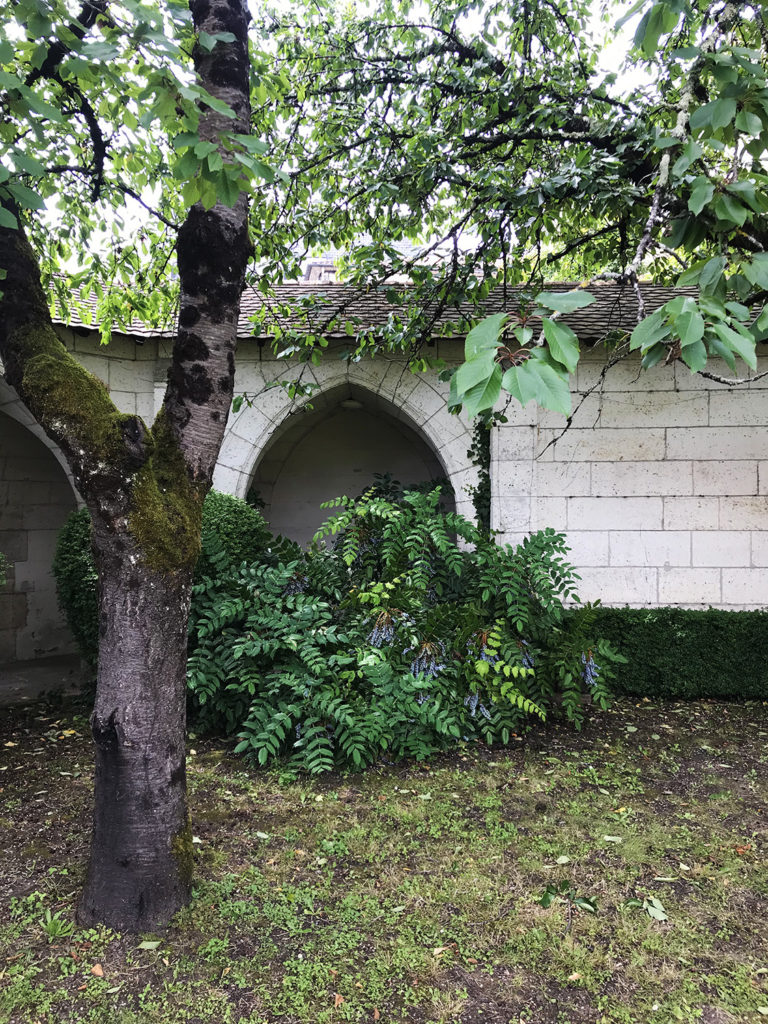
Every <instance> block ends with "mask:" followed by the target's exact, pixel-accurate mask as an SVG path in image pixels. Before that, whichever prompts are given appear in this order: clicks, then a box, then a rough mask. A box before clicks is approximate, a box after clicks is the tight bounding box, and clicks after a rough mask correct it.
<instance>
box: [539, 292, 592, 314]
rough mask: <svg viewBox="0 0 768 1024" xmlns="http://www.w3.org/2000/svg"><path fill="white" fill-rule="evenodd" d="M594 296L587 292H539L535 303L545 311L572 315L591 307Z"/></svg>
mask: <svg viewBox="0 0 768 1024" xmlns="http://www.w3.org/2000/svg"><path fill="white" fill-rule="evenodd" d="M594 301H595V296H594V295H591V294H590V293H589V292H583V291H572V292H539V294H538V295H537V296H536V302H537V303H538V304H539V305H540V306H544V307H545V308H546V309H551V310H554V311H555V312H556V313H573V312H574V310H577V309H583V308H584V307H585V306H591V305H592V303H593V302H594Z"/></svg>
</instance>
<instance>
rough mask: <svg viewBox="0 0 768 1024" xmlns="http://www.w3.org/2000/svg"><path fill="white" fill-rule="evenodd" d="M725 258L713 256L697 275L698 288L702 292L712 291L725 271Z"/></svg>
mask: <svg viewBox="0 0 768 1024" xmlns="http://www.w3.org/2000/svg"><path fill="white" fill-rule="evenodd" d="M725 264H726V260H725V256H713V257H712V259H711V260H707V262H706V263H705V264H704V266H703V268H702V270H701V273H700V274H699V288H701V290H702V291H713V290H714V288H715V286H716V285H717V283H718V282H719V280H720V278H721V277H722V276H723V271H724V270H725Z"/></svg>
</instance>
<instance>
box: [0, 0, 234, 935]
mask: <svg viewBox="0 0 768 1024" xmlns="http://www.w3.org/2000/svg"><path fill="white" fill-rule="evenodd" d="M190 7H191V10H192V14H193V18H194V21H195V27H196V29H197V31H198V32H203V31H204V32H207V33H208V34H209V35H211V36H213V35H215V34H216V33H232V35H233V36H234V41H232V42H219V43H217V44H216V46H215V47H214V48H213V50H211V51H210V52H207V51H205V50H203V49H201V48H200V47H195V51H194V54H193V57H194V62H195V67H196V71H197V74H198V77H199V80H200V82H201V84H202V85H203V86H204V88H205V89H207V91H208V92H209V93H210V94H212V95H213V96H215V97H217V98H218V99H221V100H223V101H224V102H225V103H227V104H228V105H229V106H230V108H232V110H234V112H235V118H234V120H233V119H229V118H224V117H222V116H221V115H217V114H215V113H214V112H213V111H212V110H210V108H204V109H203V113H202V115H201V120H200V136H201V138H204V139H207V140H212V141H217V140H219V139H220V135H221V132H222V130H226V131H234V132H240V133H243V134H245V133H247V132H248V131H249V128H250V106H249V82H248V50H247V35H246V30H247V21H248V13H247V5H246V0H214V2H213V3H211V2H210V0H192V2H191V3H190ZM225 38H229V37H225ZM221 152H222V156H223V157H224V158H225V159H226V158H227V154H226V151H225V149H224V147H223V146H222V147H221ZM0 201H2V200H0ZM2 202H3V204H4V206H5V208H6V209H8V210H10V212H12V213H14V214H16V213H18V211H16V210H15V209H13V207H12V206H11V204H10V202H8V201H2ZM247 215H248V203H247V197H246V196H245V195H244V194H242V193H241V194H240V196H239V198H238V200H237V202H236V203H235V205H234V206H233V207H227V206H223V205H221V204H218V203H217V204H216V205H215V206H214V207H213V208H212V209H210V210H207V211H206V210H204V209H203V208H202V207H200V206H195V207H193V208H192V209H191V210H190V211H189V214H188V216H187V219H186V221H185V223H184V225H183V226H182V228H181V230H180V232H179V237H178V243H177V257H178V266H179V277H180V284H181V305H180V309H181V313H180V323H179V332H178V337H177V340H176V344H175V346H174V352H173V358H172V365H171V369H170V372H169V383H168V388H167V391H166V395H165V400H164V404H163V409H162V410H161V412H160V415H159V416H158V418H157V420H156V422H155V424H154V425H153V426H152V428H151V429H150V428H148V427H147V426H146V425H145V424H144V423H143V421H142V420H141V419H140V418H139V417H137V416H131V415H123V414H121V413H120V412H119V411H118V410H117V409H116V408H115V406H114V404H113V403H112V401H111V399H110V397H109V394H108V392H107V389H106V388H105V387H104V385H103V384H101V382H100V381H98V380H97V379H96V378H95V377H93V376H92V375H91V374H89V373H88V372H87V371H86V370H84V369H83V368H82V367H81V366H80V365H79V363H77V362H76V360H75V359H74V358H73V357H72V356H71V355H70V354H69V353H68V351H67V350H66V348H65V347H64V345H62V343H61V342H60V341H59V339H58V337H57V336H56V333H55V331H54V328H53V324H52V322H51V318H50V314H49V311H48V307H47V303H46V299H45V295H44V292H43V290H42V287H41V284H40V274H39V267H38V264H37V261H36V258H35V255H34V253H33V251H32V249H31V247H30V245H29V244H28V242H27V240H26V237H25V234H24V231H23V226H19V228H18V229H11V228H8V227H4V226H3V227H0V269H2V270H5V272H6V278H5V280H3V281H1V282H0V288H2V292H3V294H2V298H0V357H1V358H2V360H3V364H4V370H5V375H6V378H7V380H8V382H9V383H10V384H11V385H12V386H13V387H15V388H16V390H17V391H18V393H19V395H20V396H21V398H22V400H23V401H24V402H25V403H26V405H27V406H28V408H29V409H30V411H31V412H32V413H33V415H34V416H35V417H36V418H37V419H38V421H39V422H40V423H41V425H42V426H43V427H44V429H45V430H46V431H47V433H48V435H49V436H50V437H51V439H52V440H54V441H55V442H56V443H57V444H58V445H59V447H60V448H61V450H62V451H63V453H64V455H65V456H66V458H67V459H68V461H69V464H70V466H71V468H72V472H73V475H74V478H75V481H76V483H77V486H78V488H79V490H80V493H81V494H82V496H83V498H84V499H85V501H86V503H87V505H88V508H89V510H90V512H91V518H92V521H93V540H94V552H95V556H96V565H97V568H98V571H99V595H100V597H99V600H100V653H99V665H98V674H97V690H96V701H95V707H94V712H93V715H92V719H91V725H92V731H93V738H94V743H95V751H96V782H95V810H94V829H93V837H92V842H91V854H90V861H89V867H88V873H87V879H86V884H85V889H84V892H83V896H82V899H81V902H80V908H79V917H80V920H81V921H82V922H83V923H88V924H93V923H96V922H99V923H103V924H106V925H108V926H109V927H112V928H114V929H116V930H120V931H142V930H149V929H152V928H157V927H161V926H163V925H164V924H166V923H167V922H168V920H169V919H170V917H171V916H172V915H173V914H174V913H175V912H176V911H177V910H178V909H179V908H180V907H182V906H183V905H184V904H185V903H186V902H187V900H188V898H189V884H190V874H191V870H190V869H191V833H190V828H189V817H188V812H187V801H186V774H185V756H184V741H185V675H186V645H187V620H188V614H189V600H190V589H191V579H192V570H193V567H194V564H195V561H196V558H197V555H198V552H199V546H200V516H201V509H202V503H203V500H204V497H205V494H206V492H207V490H208V489H209V487H210V484H211V478H212V474H213V468H214V465H215V463H216V458H217V456H218V452H219V447H220V445H221V440H222V437H223V434H224V427H225V424H226V419H227V413H228V409H229V404H230V401H231V396H232V390H233V380H234V355H235V347H236V337H237V321H238V316H239V306H240V295H241V293H242V289H243V285H244V280H245V269H246V265H247V262H248V258H249V255H250V246H249V242H248V232H247Z"/></svg>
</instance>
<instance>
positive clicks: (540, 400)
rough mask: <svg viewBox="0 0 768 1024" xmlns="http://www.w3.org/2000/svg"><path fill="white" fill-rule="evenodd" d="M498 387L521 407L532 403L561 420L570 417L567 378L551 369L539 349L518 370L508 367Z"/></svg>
mask: <svg viewBox="0 0 768 1024" xmlns="http://www.w3.org/2000/svg"><path fill="white" fill-rule="evenodd" d="M502 387H503V388H504V390H505V391H508V392H509V394H510V395H512V396H513V397H514V398H517V400H518V401H519V402H520V404H521V405H527V404H528V402H536V404H537V405H541V406H542V407H543V408H545V409H552V411H553V412H560V413H562V414H563V415H564V416H570V414H571V390H570V387H569V383H568V374H567V373H566V372H565V371H564V370H557V369H555V367H554V366H552V364H551V363H550V362H549V361H548V360H547V357H546V353H544V352H543V351H542V350H541V349H535V350H534V351H533V352H532V353H531V357H530V358H529V359H527V360H526V361H525V362H524V363H522V364H521V365H520V366H513V367H510V369H509V370H507V372H506V373H505V374H504V378H503V380H502Z"/></svg>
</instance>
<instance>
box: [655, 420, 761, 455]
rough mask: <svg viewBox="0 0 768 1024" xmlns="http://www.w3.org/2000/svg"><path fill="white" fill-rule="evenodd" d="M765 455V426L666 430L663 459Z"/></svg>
mask: <svg viewBox="0 0 768 1024" xmlns="http://www.w3.org/2000/svg"><path fill="white" fill-rule="evenodd" d="M764 455H765V427H699V428H698V429H697V430H668V431H667V458H669V459H700V460H703V461H712V460H717V459H725V460H730V459H734V460H737V461H740V460H749V459H760V458H762V457H763V456H764Z"/></svg>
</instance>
